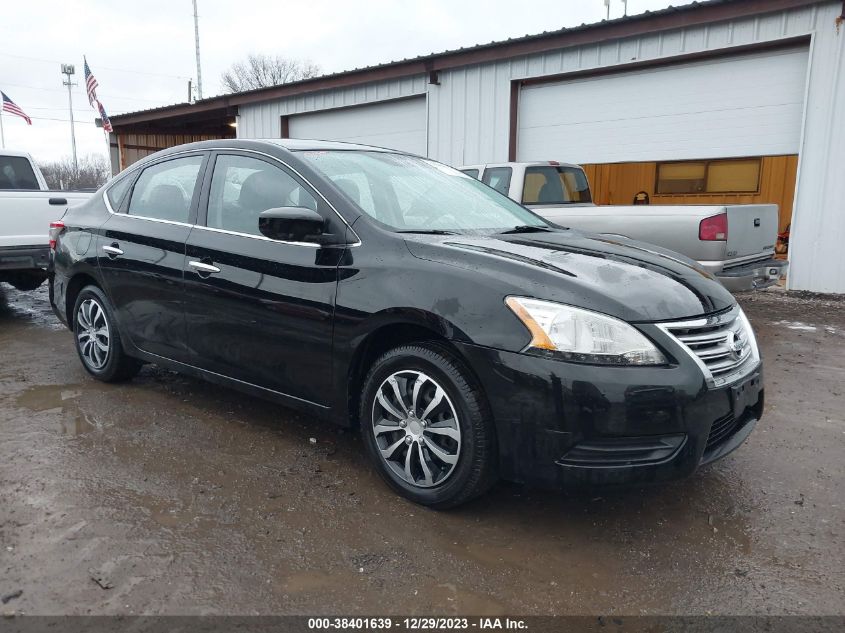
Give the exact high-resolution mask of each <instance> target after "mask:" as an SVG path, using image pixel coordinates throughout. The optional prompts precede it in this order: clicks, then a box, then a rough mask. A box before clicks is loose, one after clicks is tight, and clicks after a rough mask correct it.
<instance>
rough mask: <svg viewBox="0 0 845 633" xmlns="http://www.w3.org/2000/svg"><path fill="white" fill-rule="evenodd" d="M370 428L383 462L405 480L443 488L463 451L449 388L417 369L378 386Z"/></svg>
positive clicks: (427, 486)
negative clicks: (447, 389)
mask: <svg viewBox="0 0 845 633" xmlns="http://www.w3.org/2000/svg"><path fill="white" fill-rule="evenodd" d="M372 429H373V434H374V435H375V439H376V444H377V445H378V449H379V452H380V453H381V457H382V459H383V460H384V461H385V463H386V464H387V466H388V467H389V468H390V470H391V471H393V473H394V474H395V475H396V476H398V477H399V478H401V479H402V480H404V481H405V482H407V483H409V484H411V485H413V486H418V487H421V488H431V487H433V486H438V485H440V484H442V483H443V482H444V481H446V479H448V478H449V476H450V475H451V474H452V473H453V472H454V470H455V466H456V465H457V463H458V457H459V456H460V452H461V427H460V425H459V424H458V414H457V411H456V409H455V406H454V405H453V404H452V400H451V399H450V398H449V396H448V394H447V393H446V390H445V389H443V387H442V386H440V385H439V384H438V383H437V381H435V380H434V379H433V378H432V377H431V376H428V375H426V374H424V373H422V372H420V371H416V370H403V371H398V372H395V373H393V374H391V375H390V376H388V377H387V378H386V379H385V380H384V381H383V382H382V383H381V385H380V386H379V388H378V391H377V392H376V397H375V400H374V402H373V412H372Z"/></svg>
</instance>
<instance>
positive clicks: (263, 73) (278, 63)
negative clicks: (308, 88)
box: [220, 54, 321, 92]
mask: <svg viewBox="0 0 845 633" xmlns="http://www.w3.org/2000/svg"><path fill="white" fill-rule="evenodd" d="M320 72H321V70H320V67H319V66H317V65H316V64H312V63H311V62H310V61H308V60H301V59H286V58H284V57H279V56H278V55H275V56H273V55H262V54H250V55H248V56H247V58H246V61H242V62H236V63H234V64H232V65H231V66H230V67H229V70H227V71H226V72H224V73H223V74H222V75H221V76H220V81H221V82H222V83H223V89H224V90H225V91H226V92H243V91H244V90H254V89H255V88H266V87H268V86H278V85H279V84H287V83H290V82H292V81H300V80H301V79H309V78H311V77H316V76H317V75H319V74H320Z"/></svg>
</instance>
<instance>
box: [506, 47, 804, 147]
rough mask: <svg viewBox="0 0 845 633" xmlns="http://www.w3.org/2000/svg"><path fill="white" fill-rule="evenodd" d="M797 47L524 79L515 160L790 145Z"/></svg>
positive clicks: (797, 98) (798, 95)
mask: <svg viewBox="0 0 845 633" xmlns="http://www.w3.org/2000/svg"><path fill="white" fill-rule="evenodd" d="M807 59H808V52H807V49H806V48H801V49H786V50H780V51H775V52H767V53H764V54H760V53H758V54H753V55H744V56H739V57H730V58H719V59H714V60H708V61H703V62H695V63H689V64H683V65H674V66H665V67H661V68H654V69H648V70H641V71H634V72H627V73H619V74H613V75H604V76H600V77H593V78H585V79H579V80H571V81H566V82H558V83H547V84H536V85H528V86H524V87H523V88H522V90H521V92H520V99H519V110H518V112H519V115H518V121H519V129H518V136H517V157H518V159H519V160H550V159H557V160H566V161H570V162H577V163H613V162H620V161H652V160H674V159H685V158H722V157H730V156H761V155H774V154H797V153H798V144H799V140H800V136H801V114H802V110H803V103H804V87H805V75H806V71H807Z"/></svg>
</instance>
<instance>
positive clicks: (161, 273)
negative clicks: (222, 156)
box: [97, 152, 208, 361]
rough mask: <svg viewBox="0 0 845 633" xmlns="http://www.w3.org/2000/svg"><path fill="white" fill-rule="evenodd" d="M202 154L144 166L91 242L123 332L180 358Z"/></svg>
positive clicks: (151, 350) (158, 352)
mask: <svg viewBox="0 0 845 633" xmlns="http://www.w3.org/2000/svg"><path fill="white" fill-rule="evenodd" d="M207 157H208V154H207V153H206V152H194V153H190V154H182V155H179V156H178V157H173V158H166V159H163V160H161V161H158V162H156V163H154V164H152V165H149V166H148V167H145V168H144V169H143V170H142V171H141V172H140V174H139V175H138V177H137V178H136V179H135V182H134V183H133V184H132V187H131V189H130V191H129V192H128V194H127V195H125V196H123V197H122V202H121V205H120V207H119V208H118V209H117V212H116V213H114V214H112V215H111V217H110V218H109V219H108V220H107V221H106V223H105V224H104V225H103V227H102V229H101V235H100V237H99V240H98V245H97V249H98V252H97V256H98V257H97V260H98V263H99V266H100V271H101V273H102V277H103V281H104V284H105V290H106V293H107V294H108V296H109V299H110V300H111V302H112V305H113V306H114V309H115V316H116V318H117V320H118V324H119V325H120V331H121V334H122V335H123V336H126V337H128V338H129V339H130V341H131V342H132V343H133V344H134V345H135V346H136V347H138V348H140V349H141V350H143V351H145V352H149V353H151V354H156V355H158V356H163V357H165V358H171V359H174V360H179V361H184V360H185V358H186V349H187V348H186V332H185V315H184V294H183V286H182V281H183V269H184V264H185V242H186V240H187V239H188V234H189V233H190V232H191V227H192V225H193V223H194V222H195V219H196V213H197V205H198V202H199V192H200V186H199V183H200V182H201V181H202V174H203V170H204V168H205V162H206V160H207ZM118 184H119V183H118Z"/></svg>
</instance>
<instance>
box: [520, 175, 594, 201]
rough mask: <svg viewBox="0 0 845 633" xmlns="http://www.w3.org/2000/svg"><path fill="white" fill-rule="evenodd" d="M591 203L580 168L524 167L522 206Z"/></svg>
mask: <svg viewBox="0 0 845 633" xmlns="http://www.w3.org/2000/svg"><path fill="white" fill-rule="evenodd" d="M591 201H592V198H591V196H590V185H589V184H588V183H587V176H586V175H585V174H584V171H583V170H582V169H581V168H580V167H567V166H564V165H542V166H537V167H526V169H525V185H524V186H523V190H522V202H523V203H524V204H576V203H583V202H591Z"/></svg>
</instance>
